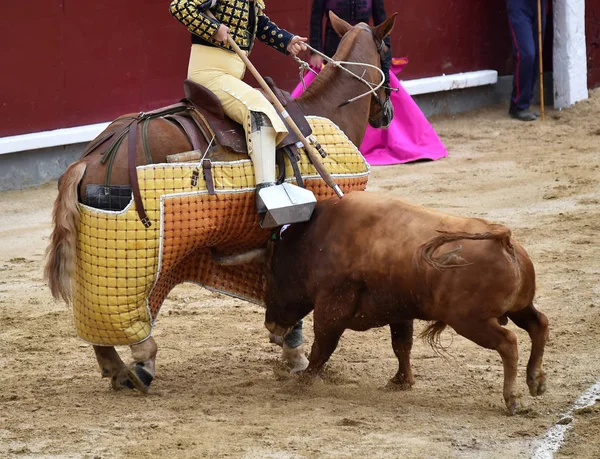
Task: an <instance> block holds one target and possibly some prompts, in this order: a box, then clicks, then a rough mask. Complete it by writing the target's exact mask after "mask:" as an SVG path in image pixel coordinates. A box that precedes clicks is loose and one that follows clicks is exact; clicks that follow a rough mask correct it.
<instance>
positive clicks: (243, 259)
mask: <svg viewBox="0 0 600 459" xmlns="http://www.w3.org/2000/svg"><path fill="white" fill-rule="evenodd" d="M210 254H211V255H212V258H213V260H215V263H217V264H218V265H222V266H236V265H243V264H246V263H264V262H265V261H266V259H267V257H266V254H267V251H266V249H253V250H250V251H248V252H244V253H238V254H236V255H223V254H220V253H218V252H217V251H216V250H215V249H210Z"/></svg>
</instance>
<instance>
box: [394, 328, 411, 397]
mask: <svg viewBox="0 0 600 459" xmlns="http://www.w3.org/2000/svg"><path fill="white" fill-rule="evenodd" d="M390 331H391V332H392V347H393V348H394V353H395V354H396V357H397V358H398V373H396V375H395V376H394V377H393V378H392V379H391V380H390V382H389V384H388V387H390V388H395V389H401V390H406V389H410V388H411V387H412V386H413V384H414V383H415V378H414V377H413V373H412V369H411V367H410V351H411V349H412V344H413V321H412V320H407V321H404V322H399V323H396V324H390Z"/></svg>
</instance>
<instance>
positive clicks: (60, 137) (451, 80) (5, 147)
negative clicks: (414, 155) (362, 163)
mask: <svg viewBox="0 0 600 459" xmlns="http://www.w3.org/2000/svg"><path fill="white" fill-rule="evenodd" d="M496 81H498V72H496V71H495V70H480V71H477V72H466V73H457V74H454V75H442V76H437V77H432V78H418V79H415V80H406V81H402V86H403V87H404V89H406V91H407V92H408V93H409V94H410V95H411V96H414V95H417V94H428V93H433V92H440V91H450V90H452V89H462V88H471V87H475V86H483V85H487V84H494V83H496ZM108 125H109V123H98V124H90V125H87V126H78V127H72V128H66V129H56V130H54V131H45V132H34V133H32V134H24V135H15V136H11V137H4V138H0V155H2V154H6V153H15V152H18V151H27V150H38V149H41V148H50V147H56V146H61V145H72V144H75V143H83V142H89V141H91V140H93V139H94V138H96V137H97V136H98V134H100V133H101V132H102V131H103V130H104V129H106V127H107V126H108Z"/></svg>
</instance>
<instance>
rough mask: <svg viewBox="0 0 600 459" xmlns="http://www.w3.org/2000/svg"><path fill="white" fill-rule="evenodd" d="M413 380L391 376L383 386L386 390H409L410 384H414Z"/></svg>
mask: <svg viewBox="0 0 600 459" xmlns="http://www.w3.org/2000/svg"><path fill="white" fill-rule="evenodd" d="M414 383H415V382H414V381H412V382H411V381H407V380H406V379H402V380H400V379H397V378H392V379H390V380H389V381H388V383H387V384H386V385H385V388H386V389H388V390H398V391H400V390H411V389H412V386H413V385H414Z"/></svg>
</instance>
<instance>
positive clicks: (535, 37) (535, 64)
mask: <svg viewBox="0 0 600 459" xmlns="http://www.w3.org/2000/svg"><path fill="white" fill-rule="evenodd" d="M534 3H535V11H534V14H535V21H534V26H533V28H532V32H533V42H534V46H535V59H534V61H533V75H532V76H533V78H532V79H531V96H530V97H531V98H530V99H529V103H530V104H531V102H532V101H533V97H534V94H535V93H534V90H535V85H536V84H537V82H538V79H539V75H540V53H539V49H540V48H539V30H538V16H537V14H538V13H537V1H536V2H534ZM541 8H542V11H541V13H542V45H543V44H544V37H545V36H546V0H541Z"/></svg>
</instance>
